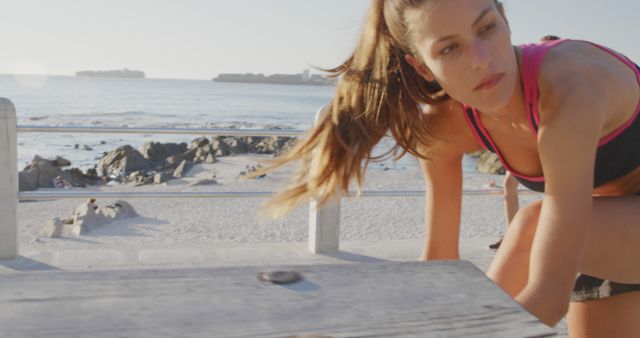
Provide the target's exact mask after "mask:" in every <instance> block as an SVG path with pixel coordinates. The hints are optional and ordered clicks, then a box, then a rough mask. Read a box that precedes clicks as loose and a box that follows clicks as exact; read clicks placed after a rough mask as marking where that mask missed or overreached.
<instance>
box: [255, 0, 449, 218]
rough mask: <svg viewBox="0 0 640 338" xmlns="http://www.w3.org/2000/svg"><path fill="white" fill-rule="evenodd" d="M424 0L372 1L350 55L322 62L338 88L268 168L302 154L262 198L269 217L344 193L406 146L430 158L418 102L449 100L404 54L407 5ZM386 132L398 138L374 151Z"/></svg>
mask: <svg viewBox="0 0 640 338" xmlns="http://www.w3.org/2000/svg"><path fill="white" fill-rule="evenodd" d="M428 1H430V0H373V2H372V4H371V7H370V8H369V12H368V15H367V19H366V22H365V24H364V27H363V30H362V34H361V36H360V39H359V42H358V44H357V47H356V49H355V51H354V52H353V54H352V55H351V56H350V57H349V58H348V59H347V60H346V61H345V62H344V63H342V64H341V65H340V66H338V67H336V68H333V69H328V70H326V72H328V73H329V75H330V76H332V77H339V81H338V85H337V89H336V93H335V95H334V97H333V99H332V100H331V102H330V104H329V105H327V106H326V109H325V111H324V112H323V115H322V117H321V119H320V121H318V123H317V124H316V125H315V126H314V127H313V128H312V129H311V131H310V132H309V133H308V135H307V137H306V138H305V139H304V140H302V141H300V142H299V143H298V144H297V146H296V147H294V148H293V149H292V150H291V151H289V152H287V153H286V154H284V155H282V156H281V157H279V158H278V159H277V160H276V161H275V162H274V163H275V164H274V165H273V166H272V167H270V168H269V169H268V170H272V169H274V168H277V167H279V166H282V165H284V164H286V163H288V162H290V161H293V160H298V159H303V160H302V161H301V166H300V167H299V168H298V172H297V174H296V175H295V176H294V177H293V178H292V184H291V186H289V187H288V188H287V189H286V190H284V191H283V192H281V193H279V194H278V195H277V196H275V197H274V198H273V199H272V200H270V201H269V202H268V203H267V204H266V207H267V211H268V213H269V214H270V215H271V216H272V217H280V216H283V215H285V214H286V213H287V212H289V211H290V210H291V209H293V208H294V207H295V206H296V205H298V204H300V203H303V202H308V201H309V199H310V198H315V199H317V200H318V201H319V205H323V204H325V203H326V202H328V201H329V200H331V198H332V197H334V196H335V195H336V194H342V193H346V192H347V191H348V189H349V185H350V182H351V181H352V179H355V182H356V183H357V187H358V191H359V190H360V187H361V186H362V183H363V177H364V174H365V170H366V167H367V165H368V164H369V162H371V161H382V160H384V159H387V158H389V157H391V156H393V158H394V159H395V160H397V159H399V158H401V157H402V156H404V155H405V154H406V153H410V154H412V155H414V156H416V157H418V158H428V156H429V155H428V152H427V150H428V149H429V148H430V147H431V146H432V144H433V143H434V136H433V133H432V132H431V131H430V129H429V125H428V124H427V123H426V121H425V118H424V115H423V113H422V111H421V109H420V107H419V105H420V104H435V103H438V102H442V101H445V100H447V99H448V97H447V95H446V94H445V93H443V92H442V88H441V87H440V86H439V85H438V84H437V83H435V82H429V81H427V80H425V79H424V78H423V77H421V76H420V75H419V74H418V73H417V72H416V71H415V70H414V69H413V67H412V66H411V65H409V64H408V63H407V62H406V61H405V55H407V54H413V55H417V53H415V52H414V51H413V50H412V43H411V41H410V39H411V32H410V30H409V27H410V25H409V23H408V22H407V21H408V20H407V18H406V12H407V11H408V10H412V9H419V8H420V6H422V5H423V4H424V3H426V2H428ZM387 133H389V134H390V135H391V136H392V137H393V139H394V140H395V142H396V145H395V146H394V147H393V148H392V149H391V150H389V151H388V152H386V153H384V154H382V155H380V156H373V155H372V153H371V152H372V149H373V147H374V146H375V145H376V144H377V143H378V142H379V141H380V140H381V139H382V138H383V137H384V136H385V135H387Z"/></svg>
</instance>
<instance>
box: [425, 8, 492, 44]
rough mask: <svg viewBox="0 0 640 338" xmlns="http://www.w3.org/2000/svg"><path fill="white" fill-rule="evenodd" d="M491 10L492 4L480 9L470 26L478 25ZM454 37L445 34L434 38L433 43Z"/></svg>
mask: <svg viewBox="0 0 640 338" xmlns="http://www.w3.org/2000/svg"><path fill="white" fill-rule="evenodd" d="M492 10H493V6H491V7H488V8H485V10H483V11H482V13H480V15H478V17H477V18H476V19H475V20H474V21H473V24H472V25H471V27H475V26H477V25H478V23H480V21H482V19H483V18H484V17H485V16H486V15H487V14H489V12H491V11H492ZM454 37H455V35H447V36H443V37H441V38H440V39H438V40H436V42H434V43H433V44H434V45H435V44H437V43H440V42H442V41H445V40H449V39H453V38H454Z"/></svg>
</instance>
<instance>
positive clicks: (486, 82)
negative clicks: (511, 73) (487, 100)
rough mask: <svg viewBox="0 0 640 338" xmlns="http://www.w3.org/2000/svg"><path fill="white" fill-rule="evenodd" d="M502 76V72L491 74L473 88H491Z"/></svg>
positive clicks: (475, 89)
mask: <svg viewBox="0 0 640 338" xmlns="http://www.w3.org/2000/svg"><path fill="white" fill-rule="evenodd" d="M503 77H504V73H500V74H494V75H491V76H489V77H488V78H486V79H484V80H483V81H482V82H481V83H480V84H479V85H478V86H476V87H475V88H473V90H474V91H479V90H487V89H491V88H493V87H495V86H496V85H497V84H498V83H500V81H501V80H502V78H503Z"/></svg>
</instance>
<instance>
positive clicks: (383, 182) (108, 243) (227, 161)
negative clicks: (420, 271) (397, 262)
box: [18, 156, 540, 263]
mask: <svg viewBox="0 0 640 338" xmlns="http://www.w3.org/2000/svg"><path fill="white" fill-rule="evenodd" d="M268 158H269V157H268V156H266V157H264V156H262V157H261V156H232V157H221V158H219V161H218V162H217V163H213V164H198V165H196V166H194V167H193V168H192V169H191V170H190V171H189V172H188V173H187V175H186V176H185V177H183V178H181V179H174V180H171V181H169V182H167V183H165V184H161V185H147V186H138V187H135V186H133V185H119V186H93V187H91V186H90V187H88V188H87V189H93V190H95V191H103V192H105V191H109V192H113V191H156V192H159V191H163V192H165V191H171V192H185V191H192V192H207V191H211V192H229V191H260V192H270V191H278V190H279V189H281V188H282V187H283V186H285V184H286V182H287V180H288V178H289V177H290V176H291V174H292V172H293V170H294V167H292V166H289V167H286V168H283V169H282V170H279V171H276V172H273V173H269V174H268V175H267V176H266V177H265V178H262V179H243V178H238V174H239V173H240V172H241V171H242V170H244V168H245V167H246V166H247V165H256V164H257V163H259V162H260V161H261V160H264V159H268ZM214 172H215V174H216V180H217V181H218V184H215V185H206V186H190V184H192V183H193V182H196V181H198V180H200V179H207V178H211V177H212V176H213V173H214ZM487 179H495V180H496V181H497V182H501V176H491V175H482V174H472V175H466V176H465V178H464V187H465V189H481V188H482V185H483V183H484V182H485V180H487ZM77 189H82V188H72V189H69V190H68V191H74V190H77ZM423 189H424V183H423V178H422V174H421V172H419V170H417V169H415V168H406V167H396V168H392V169H390V170H389V169H388V170H383V168H382V167H380V166H379V165H376V164H374V165H373V166H372V167H371V168H370V169H369V170H368V172H367V177H366V180H365V186H364V190H367V191H380V190H382V191H385V190H387V191H388V190H411V191H416V190H423ZM40 190H41V191H42V190H47V189H40ZM82 190H84V189H82ZM537 198H540V197H539V196H537V195H523V196H521V205H526V204H528V203H529V202H530V201H533V200H535V199H537ZM127 201H128V202H129V203H131V204H132V205H133V207H134V208H135V209H136V211H137V212H138V213H139V215H140V217H137V218H133V219H128V220H120V221H115V222H112V223H110V224H107V225H104V226H101V227H100V228H98V229H95V230H93V231H91V232H90V233H87V234H85V235H82V236H79V237H78V236H74V235H72V234H71V233H70V232H69V231H68V230H70V226H67V227H66V228H65V232H64V233H63V236H62V238H48V237H44V236H42V235H41V230H42V228H43V226H44V225H45V224H46V222H47V220H48V219H49V218H52V217H60V218H66V217H69V216H71V215H72V211H73V209H74V208H75V206H77V205H79V204H80V203H82V202H84V201H83V200H77V199H76V200H55V201H53V200H52V201H38V202H22V203H20V204H19V214H18V215H19V216H18V218H19V234H20V247H21V250H22V251H23V252H28V251H59V250H74V249H84V250H87V249H102V250H104V249H111V248H121V249H122V248H129V249H135V248H165V249H170V248H174V247H191V246H216V247H217V246H234V247H235V246H246V247H253V246H255V245H257V244H268V243H304V242H305V241H306V240H307V233H308V209H309V207H308V206H307V205H303V206H301V207H299V208H298V209H296V210H295V211H294V212H293V213H292V214H290V215H289V216H287V217H286V218H284V219H282V220H278V221H268V220H266V219H264V218H262V217H260V215H259V213H258V211H259V207H260V205H261V203H262V202H264V198H224V199H222V198H210V199H130V200H127ZM113 202H115V200H98V201H97V204H98V206H105V205H108V204H110V203H113ZM341 213H342V214H341V229H340V230H341V232H340V234H341V241H345V242H376V241H392V240H413V241H416V242H420V241H421V240H422V238H423V235H424V230H423V228H424V197H361V198H359V199H357V198H349V199H343V201H342V208H341ZM504 223H505V222H504V214H503V201H502V198H501V197H499V196H465V197H464V198H463V212H462V224H461V237H462V238H463V239H465V238H469V239H471V238H487V239H488V240H489V241H494V240H497V239H498V238H499V237H500V236H501V235H502V234H503V232H504V229H505V225H504ZM486 244H489V243H488V242H487V243H486ZM419 254H420V252H419V248H417V251H415V252H414V255H415V257H417V256H418V255H419ZM185 263H186V262H185Z"/></svg>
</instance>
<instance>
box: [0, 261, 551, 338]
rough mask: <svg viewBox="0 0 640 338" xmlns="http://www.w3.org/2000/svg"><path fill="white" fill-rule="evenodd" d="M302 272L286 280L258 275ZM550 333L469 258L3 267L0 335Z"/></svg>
mask: <svg viewBox="0 0 640 338" xmlns="http://www.w3.org/2000/svg"><path fill="white" fill-rule="evenodd" d="M292 269H293V270H296V271H298V272H300V273H301V274H302V275H303V277H304V280H303V281H301V282H298V283H295V284H290V285H284V286H282V285H273V284H268V283H264V282H260V281H258V279H257V274H258V272H261V271H274V270H292ZM311 333H315V334H322V335H325V336H330V337H367V336H370V337H546V336H553V335H555V332H554V330H552V329H551V328H549V327H547V326H545V325H543V324H541V323H540V322H539V321H538V320H537V319H536V318H535V317H533V316H532V315H530V314H529V313H528V312H526V311H525V310H524V309H523V308H522V307H521V306H520V305H519V304H517V303H516V302H515V301H514V300H512V299H511V298H510V297H509V296H508V295H507V294H506V293H504V292H503V291H502V290H501V289H500V288H499V287H498V286H496V285H495V284H493V282H491V281H490V280H489V279H488V278H487V277H486V276H485V274H484V273H483V272H482V271H480V270H479V269H477V268H476V267H475V266H474V265H473V264H471V263H470V262H467V261H434V262H409V263H404V262H385V263H358V264H334V265H315V266H298V267H283V268H259V267H256V268H246V267H243V268H204V269H203V268H199V269H172V270H134V271H126V270H121V271H101V272H27V273H22V272H17V273H6V274H0V336H1V337H5V338H6V337H20V338H24V337H47V338H50V337H286V336H296V335H303V334H311Z"/></svg>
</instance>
